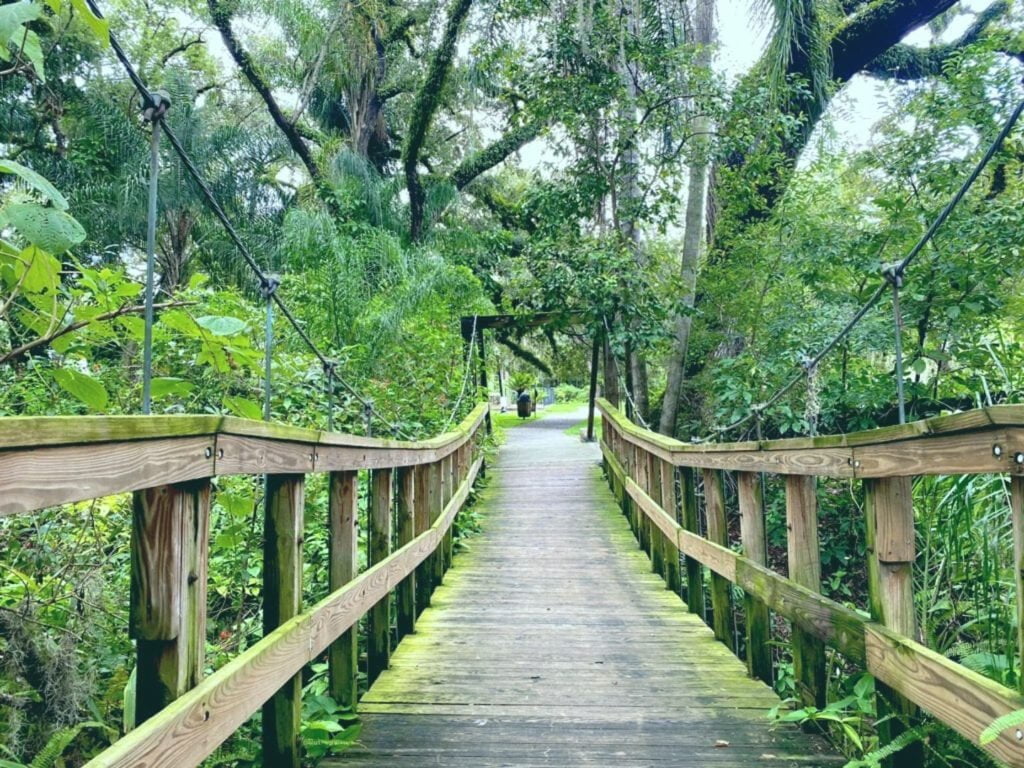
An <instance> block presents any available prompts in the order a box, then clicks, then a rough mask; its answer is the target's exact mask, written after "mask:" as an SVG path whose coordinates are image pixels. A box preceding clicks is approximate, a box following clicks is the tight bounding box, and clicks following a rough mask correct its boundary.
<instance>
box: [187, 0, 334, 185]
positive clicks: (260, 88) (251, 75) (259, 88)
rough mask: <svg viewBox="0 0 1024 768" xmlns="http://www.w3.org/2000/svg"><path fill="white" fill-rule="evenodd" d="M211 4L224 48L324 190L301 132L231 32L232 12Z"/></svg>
mask: <svg viewBox="0 0 1024 768" xmlns="http://www.w3.org/2000/svg"><path fill="white" fill-rule="evenodd" d="M207 4H208V5H209V8H210V15H211V16H212V18H213V23H214V25H215V26H216V27H217V29H218V30H219V31H220V36H221V37H222V38H223V40H224V45H225V46H226V47H227V49H228V53H230V54H231V58H233V59H234V60H235V64H237V65H238V68H239V69H240V70H241V71H242V74H243V75H245V78H246V79H247V80H248V81H249V84H250V85H251V86H252V87H253V88H254V89H255V90H256V92H257V93H258V94H259V95H260V98H262V99H263V103H264V104H266V106H267V111H268V112H269V113H270V117H271V119H273V121H274V124H275V125H276V126H277V127H278V128H279V129H280V130H281V132H282V133H283V134H284V135H285V138H287V139H288V143H289V144H290V145H291V148H292V150H293V151H294V152H295V154H296V155H298V156H299V159H300V160H301V161H302V164H303V165H304V166H306V171H307V172H308V173H309V176H310V178H312V179H313V181H314V183H316V184H317V186H320V185H321V184H322V183H323V181H324V177H323V173H322V172H321V170H320V166H319V165H317V163H316V160H314V159H313V155H312V153H311V152H310V151H309V147H308V146H306V142H305V141H304V140H303V138H302V136H301V135H300V134H299V131H298V130H297V129H296V128H295V126H294V125H292V124H291V123H290V122H289V121H288V120H287V119H286V118H285V116H284V113H283V112H282V111H281V108H280V107H279V106H278V104H277V100H276V99H275V98H274V94H273V93H272V92H271V90H270V86H268V85H267V83H266V81H264V79H263V77H262V76H261V75H260V73H259V72H258V71H257V69H256V65H255V64H254V63H253V61H252V58H251V57H250V56H249V53H248V52H247V51H246V50H245V49H244V48H243V47H242V45H241V43H239V41H238V38H236V37H235V33H234V31H232V29H231V12H230V11H229V10H227V9H226V8H225V7H224V6H223V5H221V3H220V2H219V0H207ZM325 202H326V201H325Z"/></svg>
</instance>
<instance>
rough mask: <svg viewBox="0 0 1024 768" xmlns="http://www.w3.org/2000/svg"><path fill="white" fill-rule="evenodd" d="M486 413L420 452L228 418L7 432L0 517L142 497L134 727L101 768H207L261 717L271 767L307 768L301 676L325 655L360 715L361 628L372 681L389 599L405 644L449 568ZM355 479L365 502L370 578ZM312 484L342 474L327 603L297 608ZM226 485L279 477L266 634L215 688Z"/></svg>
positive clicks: (46, 425)
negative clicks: (211, 564)
mask: <svg viewBox="0 0 1024 768" xmlns="http://www.w3.org/2000/svg"><path fill="white" fill-rule="evenodd" d="M486 412H487V411H486V405H483V404H482V405H480V406H478V407H477V408H476V409H475V410H474V411H473V412H472V413H471V414H470V415H469V416H468V417H467V418H466V419H465V420H464V421H463V422H462V424H460V425H459V426H458V428H456V429H455V430H454V431H453V432H449V433H446V434H444V435H441V436H439V437H437V438H434V439H431V440H427V441H423V442H415V443H413V442H399V441H392V440H377V439H370V438H362V437H355V436H352V435H345V434H337V433H326V432H317V431H313V430H305V429H296V428H292V427H287V426H281V425H276V424H266V423H262V422H254V421H246V420H243V419H236V418H231V417H220V416H123V417H95V418H92V417H90V418H86V417H67V418H7V419H2V420H0V516H7V515H15V514H24V513H29V512H32V511H34V510H38V509H42V508H44V507H50V506H54V505H58V504H64V503H68V502H74V501H81V500H86V499H93V498H98V497H101V496H106V495H110V494H115V493H124V492H129V491H131V492H134V501H133V506H134V515H133V530H132V578H131V634H132V637H133V638H135V640H136V645H137V653H138V657H137V668H136V671H137V684H136V691H137V695H136V722H137V723H138V726H137V727H136V728H134V730H131V731H130V732H129V733H128V734H127V735H126V736H124V737H123V738H122V739H120V740H119V741H117V742H116V743H115V744H113V745H112V746H111V747H110V748H109V749H107V750H106V751H104V752H103V753H102V754H100V755H99V756H97V757H96V758H95V759H93V760H92V761H91V762H90V763H89V764H88V765H89V766H95V767H96V768H99V767H100V766H103V767H112V766H123V767H124V768H127V767H128V766H147V767H151V766H173V768H184V767H185V766H194V765H197V764H199V763H200V762H201V761H202V760H203V759H204V758H206V757H207V756H208V755H210V754H212V753H213V752H214V750H215V749H216V748H217V747H218V745H220V744H221V743H222V742H223V741H224V740H225V739H227V738H228V737H229V736H230V735H231V734H232V733H233V732H234V731H235V730H236V729H237V728H238V727H239V726H240V725H241V724H242V723H243V722H245V720H246V719H248V718H249V717H250V716H251V715H252V714H253V713H255V712H256V711H257V710H259V709H260V707H261V706H262V707H263V718H262V728H263V760H264V764H265V765H268V766H270V765H273V766H298V765H299V759H300V745H299V743H298V739H299V727H300V714H301V704H302V702H301V671H302V668H303V667H304V666H305V665H306V664H308V663H310V662H311V661H312V660H314V659H315V658H317V657H318V656H320V655H321V654H323V653H324V652H325V651H326V652H327V654H328V660H329V665H330V689H331V693H332V695H333V696H334V697H335V699H336V700H337V701H338V702H339V704H341V705H342V706H346V707H352V708H354V707H355V704H356V697H357V675H358V668H357V642H356V637H355V631H356V629H355V627H356V625H357V622H358V621H359V619H360V618H361V617H362V616H363V615H364V614H367V613H368V614H369V620H368V637H367V673H368V677H369V679H370V680H371V681H372V680H373V679H374V678H375V677H376V676H377V675H378V674H380V672H381V671H382V670H383V669H385V668H386V667H387V665H388V658H389V654H390V641H391V631H390V628H391V623H392V622H391V615H390V610H391V607H390V606H391V601H390V594H391V593H392V591H395V592H396V598H397V599H396V601H395V602H396V606H397V609H396V610H397V613H398V615H397V617H396V618H397V627H398V633H399V635H398V636H399V638H400V637H401V636H402V635H404V634H406V633H408V632H411V631H412V630H413V628H414V626H415V622H416V617H417V615H418V613H419V612H420V611H422V610H423V608H424V607H426V606H427V605H428V604H429V601H430V595H431V592H432V591H433V589H434V587H435V586H436V585H437V584H438V583H439V582H440V581H441V578H442V577H443V575H444V572H445V570H446V569H447V568H448V566H449V565H450V564H451V559H452V523H453V521H454V519H455V517H456V515H457V514H458V512H459V510H460V509H461V508H462V506H463V505H464V503H465V501H466V499H467V497H468V496H469V493H470V490H471V489H472V486H473V483H474V481H475V479H476V477H477V475H478V473H480V472H481V471H482V469H483V456H482V453H481V445H480V439H479V438H480V434H481V433H480V428H481V424H482V422H483V420H484V416H485V414H486ZM359 470H369V494H370V495H369V502H368V515H367V517H368V521H369V528H370V530H369V532H368V536H367V541H368V553H367V554H368V558H367V560H368V563H369V567H368V568H367V570H366V571H364V572H363V573H361V574H358V573H357V569H358V561H357V556H356V555H357V552H356V546H357V541H358V539H357V530H356V525H357V512H358V500H359V475H358V472H359ZM315 472H327V473H329V504H328V507H329V513H328V515H329V520H328V521H327V524H328V526H329V559H330V562H329V569H328V570H329V582H330V584H329V589H330V594H329V595H328V596H327V597H325V598H324V599H323V600H321V601H320V602H318V603H316V604H315V605H313V606H311V607H309V608H308V609H306V610H305V611H302V610H301V605H300V602H301V596H302V536H303V530H304V527H303V507H304V488H305V475H306V474H309V473H315ZM223 475H264V476H265V477H266V506H265V509H266V513H265V522H264V566H263V567H264V576H263V590H264V618H263V623H264V637H263V639H262V640H260V641H259V642H258V643H256V644H255V645H253V646H252V647H251V648H249V649H248V650H246V651H245V652H243V653H241V654H240V655H238V656H237V657H236V658H234V659H233V660H231V661H230V662H229V663H228V664H226V665H225V666H223V667H221V668H220V669H218V670H216V671H215V672H214V673H213V674H211V675H210V676H209V677H206V678H205V679H204V678H203V677H202V674H203V668H204V647H205V640H206V620H205V612H206V559H207V541H208V534H209V515H210V501H211V482H210V481H211V478H213V477H215V476H223ZM393 534H394V536H393ZM393 538H394V539H395V540H397V549H395V551H393V552H392V540H393Z"/></svg>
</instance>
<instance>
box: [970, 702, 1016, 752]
mask: <svg viewBox="0 0 1024 768" xmlns="http://www.w3.org/2000/svg"><path fill="white" fill-rule="evenodd" d="M1018 725H1024V709H1015V710H1014V711H1013V712H1007V713H1006V714H1005V715H1003V716H1002V717H997V718H996V719H995V720H993V721H992V722H991V723H990V724H989V726H988V728H986V729H985V730H984V731H982V732H981V736H980V737H978V743H979V744H981V745H982V746H985V745H986V744H991V743H992V742H993V741H995V740H996V739H998V738H999V734H1001V733H1002V732H1003V731H1005V730H1006V729H1007V728H1013V727H1015V726H1018Z"/></svg>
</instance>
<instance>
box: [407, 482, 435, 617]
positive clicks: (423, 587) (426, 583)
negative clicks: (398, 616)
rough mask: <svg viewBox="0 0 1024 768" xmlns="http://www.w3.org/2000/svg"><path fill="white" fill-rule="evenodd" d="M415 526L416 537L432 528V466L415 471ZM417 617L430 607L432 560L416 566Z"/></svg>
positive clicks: (413, 515) (432, 576)
mask: <svg viewBox="0 0 1024 768" xmlns="http://www.w3.org/2000/svg"><path fill="white" fill-rule="evenodd" d="M413 475H414V483H415V486H416V489H415V491H414V492H413V514H412V517H413V524H414V526H415V529H416V535H417V536H419V535H420V534H421V533H425V532H426V531H427V529H429V528H430V465H429V464H419V465H417V466H416V467H415V468H414V469H413ZM414 576H415V582H416V615H417V616H419V615H420V614H421V613H423V611H424V610H425V609H426V607H427V606H428V605H430V593H431V583H432V580H433V578H434V575H433V570H432V569H431V564H430V558H427V559H426V560H424V561H423V562H422V563H420V564H419V565H418V566H416V573H415V574H414Z"/></svg>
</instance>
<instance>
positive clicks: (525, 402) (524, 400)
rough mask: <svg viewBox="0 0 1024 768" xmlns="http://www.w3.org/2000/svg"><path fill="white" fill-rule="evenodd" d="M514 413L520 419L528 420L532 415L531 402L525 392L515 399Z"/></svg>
mask: <svg viewBox="0 0 1024 768" xmlns="http://www.w3.org/2000/svg"><path fill="white" fill-rule="evenodd" d="M516 413H517V414H518V415H519V418H520V419H528V418H530V414H532V413H533V402H532V401H531V400H530V395H529V394H528V393H527V392H520V393H519V397H517V398H516Z"/></svg>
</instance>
